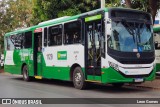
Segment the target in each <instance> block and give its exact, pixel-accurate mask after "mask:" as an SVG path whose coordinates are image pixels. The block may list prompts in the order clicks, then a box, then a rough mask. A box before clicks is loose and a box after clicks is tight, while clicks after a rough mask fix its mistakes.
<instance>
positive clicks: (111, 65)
mask: <svg viewBox="0 0 160 107" xmlns="http://www.w3.org/2000/svg"><path fill="white" fill-rule="evenodd" d="M108 63H109V66H110V67H112V68H113V69H115V70H117V71H119V67H118V64H115V63H113V62H110V61H108Z"/></svg>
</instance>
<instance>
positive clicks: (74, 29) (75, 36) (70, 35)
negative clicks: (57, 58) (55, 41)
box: [64, 21, 81, 44]
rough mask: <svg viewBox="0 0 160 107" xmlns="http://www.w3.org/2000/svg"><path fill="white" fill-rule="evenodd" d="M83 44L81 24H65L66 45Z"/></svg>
mask: <svg viewBox="0 0 160 107" xmlns="http://www.w3.org/2000/svg"><path fill="white" fill-rule="evenodd" d="M75 43H81V22H80V21H74V22H69V23H65V24H64V44H75Z"/></svg>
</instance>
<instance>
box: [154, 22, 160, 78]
mask: <svg viewBox="0 0 160 107" xmlns="http://www.w3.org/2000/svg"><path fill="white" fill-rule="evenodd" d="M153 31H154V39H155V64H156V74H157V75H160V25H155V26H154V27H153Z"/></svg>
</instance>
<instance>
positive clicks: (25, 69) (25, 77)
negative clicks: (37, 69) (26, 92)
mask: <svg viewBox="0 0 160 107" xmlns="http://www.w3.org/2000/svg"><path fill="white" fill-rule="evenodd" d="M23 80H24V81H29V80H30V77H29V72H28V67H27V65H25V66H24V67H23Z"/></svg>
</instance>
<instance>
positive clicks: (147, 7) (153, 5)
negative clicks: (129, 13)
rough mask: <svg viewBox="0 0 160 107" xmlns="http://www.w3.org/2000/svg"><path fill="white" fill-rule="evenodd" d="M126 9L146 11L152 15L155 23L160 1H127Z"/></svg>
mask: <svg viewBox="0 0 160 107" xmlns="http://www.w3.org/2000/svg"><path fill="white" fill-rule="evenodd" d="M125 7H128V8H134V9H139V10H143V11H146V12H148V13H150V14H151V15H152V18H153V21H154V20H155V16H156V14H157V11H158V9H159V8H160V0H125Z"/></svg>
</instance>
